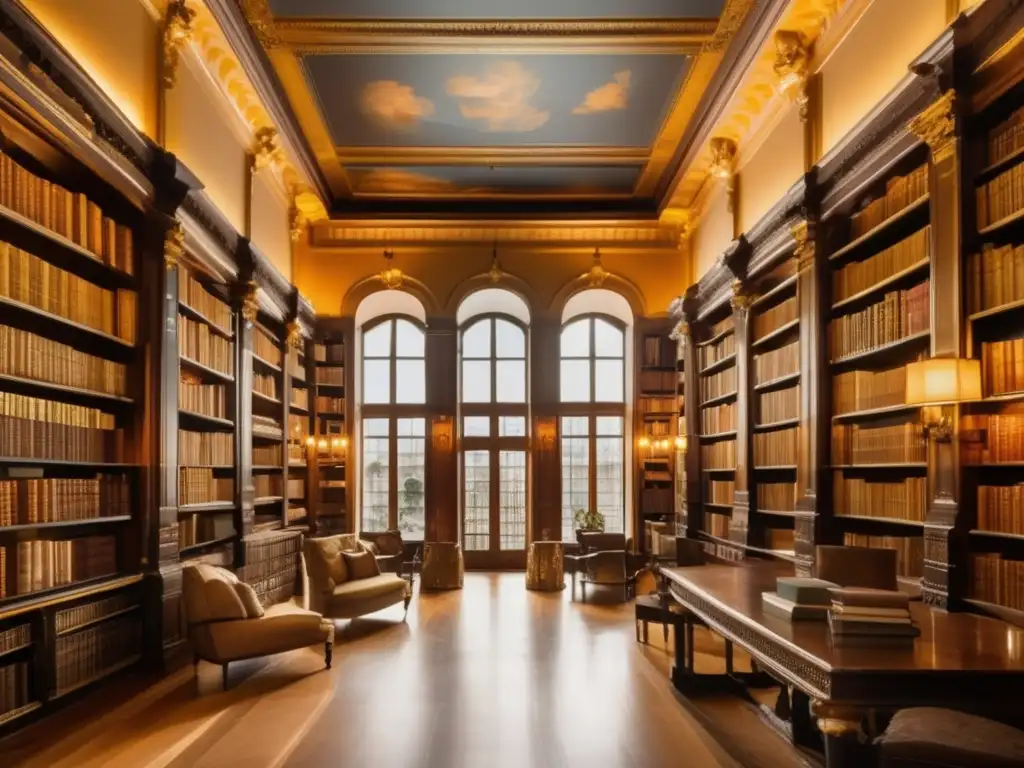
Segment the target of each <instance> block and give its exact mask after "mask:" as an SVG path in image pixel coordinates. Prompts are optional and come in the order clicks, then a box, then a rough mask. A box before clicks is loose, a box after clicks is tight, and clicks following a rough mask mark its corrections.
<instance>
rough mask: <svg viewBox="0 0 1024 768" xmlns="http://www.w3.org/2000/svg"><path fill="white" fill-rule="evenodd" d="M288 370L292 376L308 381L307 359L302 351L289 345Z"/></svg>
mask: <svg viewBox="0 0 1024 768" xmlns="http://www.w3.org/2000/svg"><path fill="white" fill-rule="evenodd" d="M288 370H289V371H291V374H292V377H293V378H296V379H298V380H299V381H301V382H305V381H306V360H305V357H304V356H303V354H302V352H301V351H300V350H298V349H296V348H295V347H288Z"/></svg>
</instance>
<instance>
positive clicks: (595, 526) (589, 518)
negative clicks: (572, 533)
mask: <svg viewBox="0 0 1024 768" xmlns="http://www.w3.org/2000/svg"><path fill="white" fill-rule="evenodd" d="M572 522H573V525H574V526H576V530H579V531H603V530H604V515H602V514H601V513H600V512H598V511H597V510H596V509H590V510H587V509H577V510H576V511H575V512H574V513H573V516H572Z"/></svg>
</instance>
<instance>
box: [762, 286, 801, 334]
mask: <svg viewBox="0 0 1024 768" xmlns="http://www.w3.org/2000/svg"><path fill="white" fill-rule="evenodd" d="M799 316H800V305H799V304H797V300H796V296H794V297H792V298H790V299H786V300H785V301H782V302H779V303H778V304H776V305H775V306H774V307H772V308H770V309H766V310H765V311H763V312H759V313H758V314H757V315H755V316H754V322H753V327H754V336H753V338H754V341H757V340H758V339H762V338H764V337H765V336H767V335H768V334H770V333H774V332H775V331H777V330H778V329H779V328H781V327H782V326H784V325H786V323H791V322H793V321H794V320H796V319H797V318H798V317H799Z"/></svg>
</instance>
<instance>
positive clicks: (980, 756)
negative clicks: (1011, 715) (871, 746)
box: [876, 707, 1024, 768]
mask: <svg viewBox="0 0 1024 768" xmlns="http://www.w3.org/2000/svg"><path fill="white" fill-rule="evenodd" d="M876 744H877V745H878V747H879V754H880V757H881V765H882V766H884V767H885V768H897V767H900V768H902V767H903V766H915V768H916V767H917V766H942V768H1011V767H1016V768H1019V767H1020V766H1021V765H1024V731H1019V730H1017V729H1016V728H1011V727H1010V726H1008V725H1003V724H1002V723H997V722H995V721H993V720H986V719H985V718H983V717H977V716H976V715H968V714H964V713H963V712H955V711H953V710H949V709H940V708H938V707H914V708H911V709H902V710H900V711H899V712H897V713H896V715H895V716H894V717H893V719H892V722H891V723H889V727H888V728H887V729H886V731H885V733H884V734H882V736H880V737H879V738H878V739H877V741H876Z"/></svg>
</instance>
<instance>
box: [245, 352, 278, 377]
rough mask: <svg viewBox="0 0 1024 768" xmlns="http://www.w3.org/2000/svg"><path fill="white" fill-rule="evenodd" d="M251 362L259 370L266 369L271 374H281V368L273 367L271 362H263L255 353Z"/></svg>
mask: <svg viewBox="0 0 1024 768" xmlns="http://www.w3.org/2000/svg"><path fill="white" fill-rule="evenodd" d="M252 361H253V363H255V364H257V365H259V366H260V367H261V368H266V369H267V370H268V371H270V372H271V373H282V372H283V371H282V370H281V366H279V365H274V364H273V363H271V362H269V361H267V360H264V359H263V358H262V357H260V356H259V355H257V354H255V353H253V355H252Z"/></svg>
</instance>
